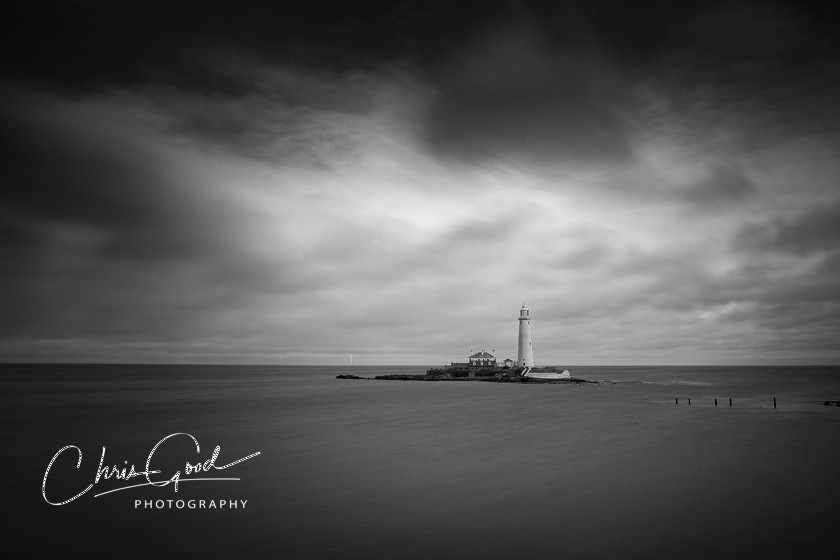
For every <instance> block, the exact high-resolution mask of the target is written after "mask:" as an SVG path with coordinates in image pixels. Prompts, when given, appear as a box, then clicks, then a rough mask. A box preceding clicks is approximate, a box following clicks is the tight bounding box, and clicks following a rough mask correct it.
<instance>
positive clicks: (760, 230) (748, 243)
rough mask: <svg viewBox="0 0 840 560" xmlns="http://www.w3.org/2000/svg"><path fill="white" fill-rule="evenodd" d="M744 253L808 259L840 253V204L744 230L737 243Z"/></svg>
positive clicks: (838, 202)
mask: <svg viewBox="0 0 840 560" xmlns="http://www.w3.org/2000/svg"><path fill="white" fill-rule="evenodd" d="M734 246H735V247H736V248H737V249H739V250H742V251H756V250H757V251H769V252H777V251H778V252H784V253H793V254H800V255H807V254H809V253H813V252H815V251H837V250H838V249H840V201H835V202H833V203H831V204H828V205H826V206H822V207H819V208H814V209H812V210H810V211H809V212H806V213H805V214H803V215H801V216H798V217H797V218H795V219H776V220H773V221H770V222H767V223H762V224H752V225H749V226H746V227H745V228H743V229H742V230H741V231H740V232H739V233H738V234H737V235H736V237H735V239H734Z"/></svg>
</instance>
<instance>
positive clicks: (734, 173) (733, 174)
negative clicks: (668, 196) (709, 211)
mask: <svg viewBox="0 0 840 560" xmlns="http://www.w3.org/2000/svg"><path fill="white" fill-rule="evenodd" d="M709 175H710V176H709V177H708V178H707V179H705V180H703V181H700V182H698V183H695V184H693V185H691V186H690V187H689V188H688V189H686V190H685V191H683V193H682V195H683V196H684V197H685V198H686V200H688V201H689V202H691V203H692V204H693V205H696V206H701V207H710V208H721V207H725V206H728V205H731V204H738V203H740V202H743V201H744V200H746V199H748V198H750V197H752V196H754V195H755V194H757V192H758V190H757V188H756V186H755V183H753V181H752V180H750V178H749V177H747V176H746V175H745V174H744V173H743V171H742V170H740V169H739V168H738V167H737V166H734V165H731V164H730V165H716V166H714V167H713V168H712V170H711V172H710V173H709Z"/></svg>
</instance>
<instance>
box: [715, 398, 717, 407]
mask: <svg viewBox="0 0 840 560" xmlns="http://www.w3.org/2000/svg"><path fill="white" fill-rule="evenodd" d="M715 406H717V397H715Z"/></svg>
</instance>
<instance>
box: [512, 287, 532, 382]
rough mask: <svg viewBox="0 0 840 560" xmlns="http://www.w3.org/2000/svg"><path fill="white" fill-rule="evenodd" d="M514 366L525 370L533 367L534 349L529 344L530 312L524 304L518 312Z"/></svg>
mask: <svg viewBox="0 0 840 560" xmlns="http://www.w3.org/2000/svg"><path fill="white" fill-rule="evenodd" d="M516 365H517V366H520V367H525V368H528V369H530V368H532V367H534V347H533V345H532V344H531V311H530V310H529V309H528V306H526V305H525V304H524V303H523V304H522V309H520V310H519V351H518V353H517V356H516Z"/></svg>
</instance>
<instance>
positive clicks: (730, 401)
mask: <svg viewBox="0 0 840 560" xmlns="http://www.w3.org/2000/svg"><path fill="white" fill-rule="evenodd" d="M729 406H732V397H729Z"/></svg>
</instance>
